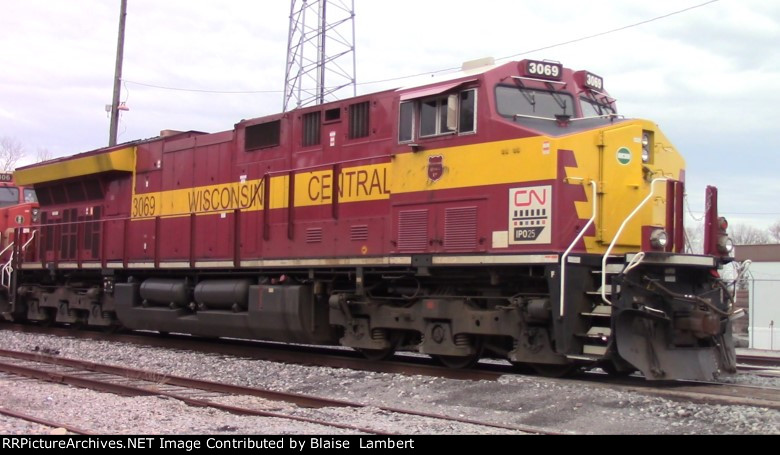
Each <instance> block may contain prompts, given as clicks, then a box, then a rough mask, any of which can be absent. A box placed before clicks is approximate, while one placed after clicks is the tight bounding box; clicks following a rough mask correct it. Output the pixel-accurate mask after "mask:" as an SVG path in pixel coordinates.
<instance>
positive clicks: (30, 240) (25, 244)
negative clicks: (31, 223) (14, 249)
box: [22, 229, 38, 251]
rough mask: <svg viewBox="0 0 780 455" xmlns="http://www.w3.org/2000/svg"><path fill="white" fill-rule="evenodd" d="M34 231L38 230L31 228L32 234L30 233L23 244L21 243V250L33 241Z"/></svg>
mask: <svg viewBox="0 0 780 455" xmlns="http://www.w3.org/2000/svg"><path fill="white" fill-rule="evenodd" d="M36 232H38V231H36V230H35V229H33V230H32V234H31V235H30V238H29V239H28V240H27V241H26V242H24V245H22V251H24V250H26V249H27V245H29V244H30V242H32V241H33V239H34V238H35V233H36Z"/></svg>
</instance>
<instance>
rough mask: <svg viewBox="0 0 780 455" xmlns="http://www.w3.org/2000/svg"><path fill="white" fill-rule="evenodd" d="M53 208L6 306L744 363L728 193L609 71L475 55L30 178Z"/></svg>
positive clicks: (610, 358) (679, 373) (272, 335)
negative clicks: (452, 66) (691, 200)
mask: <svg viewBox="0 0 780 455" xmlns="http://www.w3.org/2000/svg"><path fill="white" fill-rule="evenodd" d="M17 179H18V182H19V183H23V184H25V185H32V186H34V188H35V191H36V192H37V194H38V199H39V202H40V210H41V217H40V223H39V224H37V225H36V226H35V227H34V231H35V235H34V236H33V238H32V241H31V242H28V244H26V245H17V246H16V248H15V249H14V256H13V266H14V267H13V271H14V272H13V274H12V277H11V282H10V284H9V286H8V297H7V299H5V301H2V302H0V310H1V311H2V314H3V315H4V316H5V318H6V319H12V320H25V321H37V322H41V323H61V324H79V325H88V326H95V327H115V326H121V327H124V328H128V329H133V330H153V331H159V332H177V333H188V334H194V335H198V336H206V337H238V338H249V339H263V340H274V341H282V342H291V343H305V344H323V345H342V346H347V347H351V348H354V349H356V350H358V351H360V352H362V353H363V354H364V355H365V356H366V357H368V358H371V359H376V360H381V359H385V358H387V357H389V356H390V355H392V354H393V353H394V352H396V351H399V350H412V351H417V352H420V353H424V354H428V355H430V356H432V357H434V358H436V359H438V360H439V361H440V362H441V363H443V364H445V365H447V366H450V367H453V368H463V367H469V366H471V365H473V364H474V363H475V362H476V361H478V360H479V359H480V358H487V357H492V358H501V359H506V360H508V361H510V362H512V363H513V364H516V365H518V366H523V367H525V366H531V367H533V368H534V369H535V370H537V371H538V372H540V373H543V374H548V375H563V374H566V373H569V372H571V371H573V370H576V369H582V368H594V367H600V368H603V369H604V370H605V371H607V372H609V373H611V374H627V373H631V372H634V371H637V370H638V371H640V372H641V373H642V374H643V375H644V376H645V377H646V378H647V379H649V380H668V379H678V378H689V379H711V378H713V377H715V376H716V375H717V374H719V373H721V372H728V371H734V369H735V355H734V345H733V341H732V339H731V320H732V319H733V318H734V317H735V316H736V315H735V313H734V311H733V308H732V303H731V301H730V295H729V293H728V291H727V289H726V287H725V285H724V283H723V281H722V280H721V278H720V276H719V272H718V271H719V269H720V268H721V266H722V265H723V264H725V263H727V262H729V261H730V257H729V240H728V234H727V232H726V228H727V223H726V221H725V219H723V218H720V217H719V216H718V213H717V191H716V189H715V188H713V187H708V189H707V195H706V197H707V205H706V207H707V212H706V220H707V226H706V229H705V231H706V232H705V253H704V254H703V255H693V254H685V236H684V228H683V202H684V195H685V163H684V160H683V158H682V156H681V155H680V153H678V151H677V149H675V147H674V146H673V145H672V144H671V142H670V141H669V140H668V139H667V137H666V136H665V135H664V134H663V133H662V132H661V130H660V129H659V128H658V127H657V126H656V125H655V124H654V123H652V122H650V121H646V120H638V119H628V118H625V117H623V116H621V115H619V114H618V112H617V108H616V101H615V99H614V98H612V97H611V96H610V95H609V94H608V92H607V91H606V90H605V89H604V81H603V79H602V78H601V77H599V76H598V75H596V74H593V73H590V72H588V71H573V70H571V69H568V68H564V67H563V65H561V64H560V63H558V62H552V61H546V60H545V61H537V60H523V61H520V62H510V63H505V64H501V65H498V64H495V62H493V61H491V60H488V59H483V60H480V61H475V62H469V63H466V64H464V66H463V68H462V71H460V72H458V73H455V74H452V75H449V76H447V77H445V78H443V79H440V80H437V81H436V82H428V83H427V84H425V85H419V86H413V87H405V88H401V89H394V90H385V91H381V92H378V93H372V94H367V95H361V96H357V97H354V98H350V99H345V100H340V101H335V102H330V103H326V104H322V105H317V106H311V107H303V108H298V109H295V110H292V111H288V112H284V113H280V114H275V115H269V116H265V117H261V118H255V119H249V120H241V121H240V122H238V123H236V124H235V125H234V127H233V128H232V129H230V130H227V131H223V132H218V133H213V134H207V133H203V132H198V131H170V130H166V131H162V132H161V134H160V136H158V137H154V138H150V139H145V140H137V141H132V142H128V143H125V144H121V145H118V146H114V147H107V148H102V149H99V150H94V151H90V152H86V153H81V154H77V155H74V156H70V157H66V158H59V159H55V160H51V161H47V162H44V163H39V164H35V165H31V166H27V167H23V168H21V169H18V170H17Z"/></svg>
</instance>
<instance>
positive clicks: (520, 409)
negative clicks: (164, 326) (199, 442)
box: [0, 330, 780, 434]
mask: <svg viewBox="0 0 780 455" xmlns="http://www.w3.org/2000/svg"><path fill="white" fill-rule="evenodd" d="M0 343H2V346H3V347H4V348H5V349H9V350H19V351H27V352H33V351H39V352H40V351H45V352H52V353H57V355H59V356H62V357H68V358H75V359H82V360H88V361H92V362H97V363H108V364H114V365H122V366H127V367H132V368H138V369H143V370H149V371H154V372H155V373H160V374H166V375H174V376H187V377H193V378H197V379H204V380H210V381H222V382H228V383H232V384H238V385H245V386H256V387H265V388H270V389H273V390H280V391H290V392H297V393H304V394H311V395H317V396H325V397H330V398H337V399H346V400H350V401H357V402H360V403H364V404H367V405H368V407H366V408H360V409H353V408H322V409H304V408H296V407H295V406H293V405H290V404H287V403H281V402H268V401H266V400H260V399H257V398H249V397H227V398H220V399H219V400H220V401H225V402H226V403H229V404H242V405H243V404H248V403H251V405H252V407H254V408H257V409H265V410H273V411H275V412H285V413H292V414H294V415H297V416H302V417H313V418H322V417H325V418H327V420H328V421H333V422H338V423H342V424H348V425H355V426H370V427H371V428H373V429H376V430H378V431H387V432H397V433H401V434H497V433H501V434H511V433H512V431H511V430H505V429H497V428H492V427H484V426H475V425H469V424H461V423H454V422H451V421H442V420H436V419H427V418H421V417H413V416H408V415H403V414H395V413H388V412H386V411H383V410H380V409H377V407H379V406H385V407H395V408H405V409H416V410H420V411H426V412H430V413H437V414H446V415H450V416H458V417H463V418H469V419H473V420H485V421H491V422H494V423H498V424H508V425H520V426H527V427H535V428H540V429H546V430H551V431H559V432H572V433H588V434H780V411H777V410H773V409H766V408H757V407H747V406H725V405H706V404H694V403H690V402H676V401H671V400H667V399H664V398H658V397H651V396H645V395H642V394H640V393H634V392H624V391H620V390H614V389H610V388H607V387H603V386H598V385H594V386H591V385H588V384H584V383H581V382H577V383H572V382H567V381H561V380H554V379H547V378H541V377H536V376H523V375H505V376H503V377H501V379H500V380H498V381H463V380H454V379H445V378H435V377H429V376H404V375H398V374H389V373H376V372H365V371H355V370H348V369H335V368H327V367H311V366H301V365H290V364H282V363H276V362H268V361H261V360H254V359H244V358H237V357H230V356H224V355H215V354H205V353H196V352H184V351H178V350H170V349H162V348H153V347H143V346H137V345H132V344H124V343H114V342H104V341H90V340H76V339H72V338H65V337H55V336H49V335H38V334H26V333H18V332H12V331H7V330H0ZM730 381H731V382H737V383H740V382H750V383H762V384H765V385H767V386H773V387H780V379H777V378H774V379H772V378H757V377H756V376H745V377H742V376H739V377H737V378H732V379H730ZM0 391H2V397H3V398H2V406H3V407H6V408H9V409H13V410H16V411H20V412H24V413H27V414H32V415H36V416H39V417H44V418H46V419H48V420H52V421H56V422H62V423H63V424H65V423H67V424H70V425H73V426H75V427H80V428H83V429H86V430H90V431H95V432H97V433H106V434H201V433H204V434H344V433H355V431H351V430H344V429H338V428H334V427H328V426H321V425H314V424H309V423H304V422H294V421H290V420H287V419H276V418H267V417H247V416H236V415H232V414H228V413H224V412H221V411H216V410H213V409H204V408H195V407H190V406H187V405H186V404H184V403H182V402H179V401H177V400H173V399H163V398H158V397H135V398H128V397H120V396H116V395H111V394H105V393H99V392H93V391H89V390H84V389H77V388H73V387H69V386H64V385H57V384H43V383H40V382H38V381H32V380H27V379H19V378H16V377H11V376H0ZM779 393H780V392H779ZM51 430H52V429H51V428H48V427H45V426H42V425H38V424H30V423H27V422H23V421H19V420H18V419H12V418H9V417H5V416H0V433H1V434H49V433H50V431H51Z"/></svg>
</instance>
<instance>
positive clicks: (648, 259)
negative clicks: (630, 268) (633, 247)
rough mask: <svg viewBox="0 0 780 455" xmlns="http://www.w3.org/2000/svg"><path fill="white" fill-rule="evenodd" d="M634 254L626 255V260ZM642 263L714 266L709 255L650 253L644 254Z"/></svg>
mask: <svg viewBox="0 0 780 455" xmlns="http://www.w3.org/2000/svg"><path fill="white" fill-rule="evenodd" d="M634 256H636V254H635V253H631V254H627V255H626V262H631V261H632V260H633V258H634ZM642 264H669V265H696V266H702V267H715V258H713V257H710V256H688V255H673V256H653V255H652V254H650V253H647V254H646V255H645V258H644V259H643V260H642Z"/></svg>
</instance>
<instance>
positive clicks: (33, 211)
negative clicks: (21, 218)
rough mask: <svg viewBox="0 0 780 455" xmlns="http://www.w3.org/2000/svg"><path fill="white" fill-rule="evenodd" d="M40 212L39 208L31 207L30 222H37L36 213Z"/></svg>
mask: <svg viewBox="0 0 780 455" xmlns="http://www.w3.org/2000/svg"><path fill="white" fill-rule="evenodd" d="M40 213H41V211H40V209H32V222H33V223H37V222H38V215H39V214H40Z"/></svg>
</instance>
